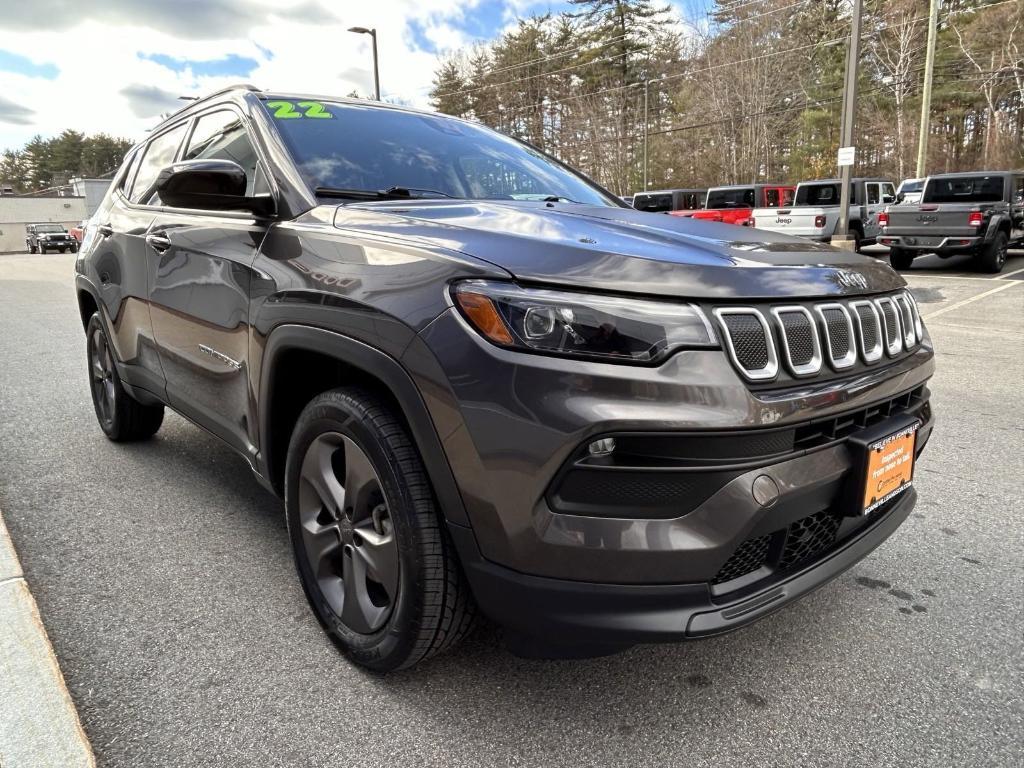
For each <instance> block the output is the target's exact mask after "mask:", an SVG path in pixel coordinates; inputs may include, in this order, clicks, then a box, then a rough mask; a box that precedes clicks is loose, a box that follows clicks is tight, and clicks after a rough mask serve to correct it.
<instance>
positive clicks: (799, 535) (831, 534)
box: [778, 511, 841, 572]
mask: <svg viewBox="0 0 1024 768" xmlns="http://www.w3.org/2000/svg"><path fill="white" fill-rule="evenodd" d="M840 522H841V521H840V519H839V515H837V514H835V513H834V512H829V511H824V512H818V513H817V514H814V515H809V516H808V517H805V518H803V519H802V520H797V521H796V522H795V523H792V524H791V525H790V526H789V529H788V530H787V531H786V546H785V549H783V551H782V557H781V558H780V559H779V568H778V569H779V570H780V571H783V572H784V571H789V570H792V569H793V568H795V567H796V566H798V565H800V564H802V563H805V562H807V561H808V560H813V559H814V558H815V557H817V556H818V555H820V554H822V553H824V552H825V550H827V549H828V548H829V547H831V546H832V545H833V544H834V543H835V540H836V533H837V532H838V531H839V523H840Z"/></svg>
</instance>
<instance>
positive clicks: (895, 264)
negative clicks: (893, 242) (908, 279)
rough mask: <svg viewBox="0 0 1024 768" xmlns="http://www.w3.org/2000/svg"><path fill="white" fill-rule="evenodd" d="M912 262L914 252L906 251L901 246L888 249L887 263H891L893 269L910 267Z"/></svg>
mask: <svg viewBox="0 0 1024 768" xmlns="http://www.w3.org/2000/svg"><path fill="white" fill-rule="evenodd" d="M913 263H914V254H913V253H911V252H910V251H906V250H904V249H903V248H890V249H889V264H891V265H892V268H893V269H899V270H904V269H910V265H911V264H913Z"/></svg>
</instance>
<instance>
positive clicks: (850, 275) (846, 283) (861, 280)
mask: <svg viewBox="0 0 1024 768" xmlns="http://www.w3.org/2000/svg"><path fill="white" fill-rule="evenodd" d="M836 280H838V281H839V284H840V285H841V286H843V287H844V288H863V289H866V288H867V287H868V279H867V278H866V277H864V275H862V274H860V273H858V272H847V271H846V270H843V269H840V270H838V271H837V272H836Z"/></svg>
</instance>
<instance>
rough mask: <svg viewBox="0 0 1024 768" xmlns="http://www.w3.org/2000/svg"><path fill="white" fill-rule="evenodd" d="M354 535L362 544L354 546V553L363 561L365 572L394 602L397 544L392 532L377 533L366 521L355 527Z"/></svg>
mask: <svg viewBox="0 0 1024 768" xmlns="http://www.w3.org/2000/svg"><path fill="white" fill-rule="evenodd" d="M356 536H357V537H358V540H359V541H361V542H362V545H361V546H357V547H356V548H355V554H356V556H358V557H361V558H362V559H363V560H364V561H365V563H366V574H367V575H368V576H369V577H370V578H371V579H373V580H374V581H375V582H377V583H378V584H380V585H381V587H383V588H384V591H385V592H386V593H387V596H388V601H389V602H391V603H394V601H395V598H396V597H397V594H398V546H397V545H396V544H395V536H394V533H392V532H390V531H388V532H385V533H383V534H381V533H377V531H375V530H374V529H373V525H372V523H371V522H370V521H367V522H366V523H365V524H364V525H360V526H359V527H358V528H356Z"/></svg>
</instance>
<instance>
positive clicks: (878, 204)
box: [861, 181, 894, 240]
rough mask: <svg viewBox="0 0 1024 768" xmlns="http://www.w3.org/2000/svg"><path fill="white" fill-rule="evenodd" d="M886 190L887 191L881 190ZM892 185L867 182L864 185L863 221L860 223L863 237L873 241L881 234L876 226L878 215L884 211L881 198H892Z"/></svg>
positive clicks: (879, 228) (884, 204)
mask: <svg viewBox="0 0 1024 768" xmlns="http://www.w3.org/2000/svg"><path fill="white" fill-rule="evenodd" d="M883 187H884V188H887V189H883ZM893 194H894V193H893V191H892V184H889V183H884V184H883V183H881V182H877V181H869V182H867V183H866V184H865V185H864V221H862V222H861V224H862V226H863V228H864V237H865V239H868V240H873V239H874V238H876V237H878V235H879V234H880V233H881V227H879V226H878V214H880V213H881V212H882V211H883V210H885V206H886V203H884V202H883V196H892V195H893Z"/></svg>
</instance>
